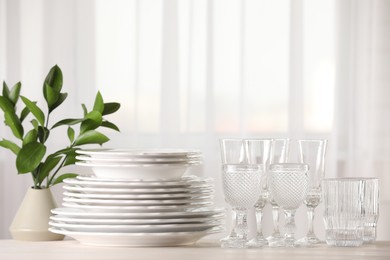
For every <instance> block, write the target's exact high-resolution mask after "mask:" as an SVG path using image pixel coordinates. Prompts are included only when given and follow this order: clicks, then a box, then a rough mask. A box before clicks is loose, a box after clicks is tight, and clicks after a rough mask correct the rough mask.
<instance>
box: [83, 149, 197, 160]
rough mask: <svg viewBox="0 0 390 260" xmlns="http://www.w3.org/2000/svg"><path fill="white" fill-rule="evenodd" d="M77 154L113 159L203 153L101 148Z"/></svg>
mask: <svg viewBox="0 0 390 260" xmlns="http://www.w3.org/2000/svg"><path fill="white" fill-rule="evenodd" d="M76 153H78V154H84V155H90V156H94V157H96V158H98V157H100V158H101V157H103V158H111V157H128V158H133V157H143V158H147V157H157V158H167V157H191V156H199V155H201V154H202V153H201V152H200V151H198V150H186V149H164V148H162V149H121V148H100V149H84V150H77V151H76Z"/></svg>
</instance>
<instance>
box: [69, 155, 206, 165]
mask: <svg viewBox="0 0 390 260" xmlns="http://www.w3.org/2000/svg"><path fill="white" fill-rule="evenodd" d="M76 159H77V160H80V161H85V162H87V163H97V164H99V163H100V164H191V165H192V164H195V165H196V164H200V163H202V157H198V156H197V157H190V158H188V157H186V158H175V157H173V158H172V157H171V158H142V157H141V158H140V157H137V158H126V157H125V158H99V157H97V158H96V157H90V156H83V155H78V156H76Z"/></svg>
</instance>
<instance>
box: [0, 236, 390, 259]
mask: <svg viewBox="0 0 390 260" xmlns="http://www.w3.org/2000/svg"><path fill="white" fill-rule="evenodd" d="M0 259H1V260H13V259H15V260H19V259H20V260H26V259H28V260H34V259H37V260H46V259H51V260H62V259H64V260H79V259H80V260H83V259H91V260H92V259H93V260H98V259H107V260H111V259H136V260H143V259H161V260H166V259H169V260H179V259H180V260H195V259H196V260H205V259H212V260H219V259H221V260H230V259H239V260H244V259H254V260H255V259H256V260H265V259H273V260H278V259H288V260H294V259H299V260H306V259H308V260H309V259H310V260H313V259H324V260H325V259H326V260H333V259H340V260H342V259H345V260H347V259H348V260H356V259H383V260H385V259H386V260H389V259H390V241H383V242H375V243H373V244H369V245H363V246H362V247H344V248H341V247H329V246H327V245H325V244H324V245H320V246H317V247H312V248H260V249H222V248H220V247H219V244H218V242H216V241H210V240H201V241H199V242H198V243H197V244H195V245H193V246H185V247H152V248H146V247H145V248H131V247H93V246H85V245H81V244H80V243H78V242H77V241H75V240H65V241H55V242H22V241H15V240H0Z"/></svg>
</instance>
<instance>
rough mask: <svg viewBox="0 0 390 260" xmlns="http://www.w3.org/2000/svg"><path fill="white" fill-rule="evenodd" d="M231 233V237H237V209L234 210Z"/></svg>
mask: <svg viewBox="0 0 390 260" xmlns="http://www.w3.org/2000/svg"><path fill="white" fill-rule="evenodd" d="M231 226H232V227H231V232H230V236H229V237H237V236H238V235H237V232H236V227H237V212H236V210H235V209H232V223H231Z"/></svg>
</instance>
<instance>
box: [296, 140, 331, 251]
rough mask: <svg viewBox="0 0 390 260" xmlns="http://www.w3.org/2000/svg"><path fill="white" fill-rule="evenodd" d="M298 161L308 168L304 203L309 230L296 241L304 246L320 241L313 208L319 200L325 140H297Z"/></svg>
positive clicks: (323, 172) (323, 171) (323, 170)
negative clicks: (314, 226)
mask: <svg viewBox="0 0 390 260" xmlns="http://www.w3.org/2000/svg"><path fill="white" fill-rule="evenodd" d="M298 145H299V154H298V155H299V156H298V157H299V162H300V163H305V164H308V165H309V167H310V170H309V189H308V193H307V196H306V198H305V200H304V204H305V205H306V207H307V218H308V226H309V230H308V233H307V234H306V236H304V237H303V238H301V239H299V241H298V243H300V244H301V245H304V246H310V245H314V244H318V243H320V242H321V241H320V240H319V239H318V238H317V236H316V235H315V233H314V228H313V220H314V210H315V208H316V207H317V206H318V205H319V204H320V202H321V194H322V186H321V183H322V179H323V178H324V175H325V153H326V145H327V141H326V140H322V139H318V140H314V139H312V140H298Z"/></svg>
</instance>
